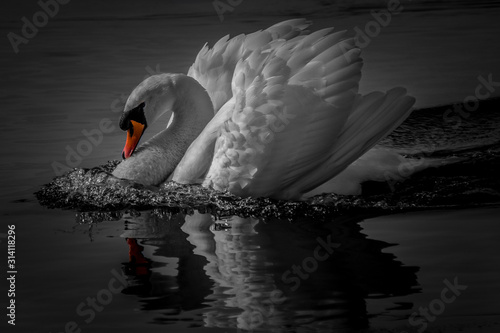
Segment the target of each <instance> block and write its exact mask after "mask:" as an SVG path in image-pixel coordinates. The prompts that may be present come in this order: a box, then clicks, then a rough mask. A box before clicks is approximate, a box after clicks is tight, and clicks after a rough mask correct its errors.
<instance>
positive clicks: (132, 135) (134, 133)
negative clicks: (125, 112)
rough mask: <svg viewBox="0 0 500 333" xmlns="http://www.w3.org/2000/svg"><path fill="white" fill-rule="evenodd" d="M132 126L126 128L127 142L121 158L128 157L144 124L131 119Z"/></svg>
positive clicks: (142, 131) (139, 137) (137, 140)
mask: <svg viewBox="0 0 500 333" xmlns="http://www.w3.org/2000/svg"><path fill="white" fill-rule="evenodd" d="M130 123H131V124H132V126H130V127H129V129H128V130H127V142H125V148H123V152H122V158H123V159H126V158H129V157H130V156H131V155H132V153H133V152H134V150H135V147H137V144H138V143H139V140H140V139H141V136H142V134H143V133H144V129H145V128H146V126H145V125H144V124H141V123H138V122H137V121H134V120H131V121H130Z"/></svg>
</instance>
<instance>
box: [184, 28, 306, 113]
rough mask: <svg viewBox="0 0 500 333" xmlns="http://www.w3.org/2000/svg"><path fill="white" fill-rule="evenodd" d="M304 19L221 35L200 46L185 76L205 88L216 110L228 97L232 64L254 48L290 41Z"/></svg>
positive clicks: (234, 64)
mask: <svg viewBox="0 0 500 333" xmlns="http://www.w3.org/2000/svg"><path fill="white" fill-rule="evenodd" d="M309 24H310V23H309V22H307V21H306V20H305V19H293V20H288V21H284V22H280V23H278V24H275V25H273V26H271V27H269V28H267V29H266V30H263V31H257V32H254V33H252V34H248V35H243V34H242V35H238V36H236V37H233V38H231V39H229V35H227V36H225V37H222V38H221V39H220V40H219V41H218V42H217V43H215V45H214V46H213V47H212V48H209V47H208V45H207V44H205V46H203V48H202V49H201V50H200V52H199V53H198V55H197V56H196V60H195V62H194V63H193V65H192V66H191V67H190V68H189V71H188V75H189V76H191V77H193V78H195V79H196V80H197V81H198V82H200V84H201V85H202V86H203V87H204V88H205V89H206V90H207V92H208V94H209V96H210V98H211V100H212V103H213V105H214V110H215V112H217V111H218V110H219V109H220V108H221V107H222V106H223V105H224V104H225V103H226V102H227V101H229V100H230V99H231V97H232V89H231V81H232V78H233V74H234V69H235V67H236V64H237V62H238V61H240V60H241V59H245V58H246V57H248V56H249V55H250V53H251V52H252V51H254V50H256V49H263V48H270V47H272V46H271V45H272V42H273V41H276V40H291V39H293V38H296V37H298V36H301V35H303V34H304V33H305V29H306V28H307V27H308V26H309Z"/></svg>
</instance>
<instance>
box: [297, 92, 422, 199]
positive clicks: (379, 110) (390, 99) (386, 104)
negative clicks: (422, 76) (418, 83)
mask: <svg viewBox="0 0 500 333" xmlns="http://www.w3.org/2000/svg"><path fill="white" fill-rule="evenodd" d="M414 103H415V98H413V97H411V96H408V95H407V94H406V90H405V89H404V88H394V89H391V90H389V91H388V92H387V93H381V92H373V93H370V94H368V95H366V96H360V95H358V96H357V98H356V102H355V103H354V105H353V108H352V111H351V113H350V115H349V118H348V119H347V122H346V124H345V126H344V127H343V129H342V131H341V133H340V136H339V138H338V140H337V142H336V144H335V145H334V146H333V147H332V149H331V152H330V154H329V157H328V159H327V160H326V161H325V163H323V164H321V165H320V167H319V168H317V169H315V170H314V171H313V172H311V174H310V175H309V176H308V177H306V178H303V179H299V180H298V181H297V183H295V184H293V186H292V188H291V191H294V192H300V193H303V194H304V193H307V192H309V191H311V190H313V189H315V188H316V187H318V186H320V185H321V184H323V183H325V182H326V181H328V180H330V179H331V178H333V177H334V176H335V175H337V174H339V173H340V172H342V171H343V170H344V169H345V168H346V167H347V166H349V165H350V164H351V163H353V162H354V161H355V160H356V159H358V158H359V157H361V156H362V155H363V154H364V153H366V152H367V151H368V150H369V149H371V148H372V147H373V146H375V145H376V143H377V142H379V141H380V140H381V139H383V138H384V137H385V136H387V135H388V134H389V133H391V132H392V131H393V130H394V129H395V128H396V127H398V126H399V125H400V124H401V123H402V122H403V121H404V120H405V119H406V118H407V117H408V116H409V115H410V113H411V111H412V106H413V104H414Z"/></svg>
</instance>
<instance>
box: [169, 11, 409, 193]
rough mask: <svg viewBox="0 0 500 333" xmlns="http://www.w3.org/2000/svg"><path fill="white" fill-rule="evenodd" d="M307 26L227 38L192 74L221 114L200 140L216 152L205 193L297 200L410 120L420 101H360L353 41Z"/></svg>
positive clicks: (397, 97) (394, 95)
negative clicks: (403, 122)
mask: <svg viewBox="0 0 500 333" xmlns="http://www.w3.org/2000/svg"><path fill="white" fill-rule="evenodd" d="M307 26H308V24H307V22H306V21H305V20H291V21H285V22H282V23H280V24H277V25H275V26H273V27H271V28H269V29H266V30H264V31H259V32H256V33H254V34H251V35H247V36H245V35H239V36H237V37H235V38H233V39H231V40H229V39H228V37H227V36H226V37H225V38H223V39H221V40H220V41H219V42H218V43H217V44H215V45H214V47H213V48H212V49H208V47H206V46H205V47H204V48H203V49H202V50H201V51H200V53H199V54H198V57H197V60H196V62H195V64H193V66H192V67H191V68H190V71H189V75H191V76H193V77H194V78H196V79H197V80H198V81H199V82H200V83H201V84H202V85H203V86H204V87H205V88H206V89H207V91H208V93H209V95H210V97H211V99H212V102H213V104H214V109H215V111H216V112H217V111H218V110H219V109H221V111H220V112H221V113H223V114H222V115H221V114H219V115H218V117H216V118H217V119H216V120H215V121H213V122H212V123H211V124H209V126H208V127H209V128H210V131H211V132H210V133H208V134H207V133H205V135H204V133H202V135H200V138H199V139H200V140H205V141H206V140H208V141H209V142H210V140H211V142H214V143H215V147H214V146H213V145H206V144H205V145H204V147H208V148H207V150H209V157H210V158H212V155H211V154H213V159H212V163H211V165H210V166H209V169H208V172H206V174H205V181H204V185H206V186H210V187H213V188H215V189H218V190H228V191H230V192H232V193H235V194H238V195H241V196H256V197H258V196H267V197H276V198H282V199H297V198H300V197H302V196H303V195H304V194H306V193H307V192H309V191H311V190H313V189H314V188H316V187H318V186H320V185H321V184H323V183H325V182H326V181H328V180H329V179H331V178H332V177H334V176H335V175H337V174H338V173H340V172H341V171H342V170H344V169H345V168H346V167H347V166H348V165H349V164H351V163H352V162H353V161H355V160H356V159H357V158H358V157H360V156H361V155H362V154H364V153H365V152H366V151H367V150H369V149H370V148H371V147H373V146H374V145H375V144H376V143H377V142H378V141H379V140H380V139H381V138H383V137H384V136H385V135H387V134H388V133H390V132H391V131H392V130H393V129H394V128H395V127H396V126H398V125H399V124H400V123H401V122H402V121H403V120H404V119H405V118H406V117H407V116H408V114H409V112H410V108H411V106H412V105H413V102H414V99H413V98H411V97H408V96H406V91H405V90H404V89H402V88H397V89H394V90H392V91H390V92H388V93H387V94H383V93H374V94H370V95H368V96H365V97H362V96H360V95H359V94H358V85H359V80H360V78H361V67H362V60H361V58H360V50H359V49H358V48H357V47H356V46H355V43H354V40H353V39H352V38H348V37H346V36H345V32H343V31H341V32H333V29H332V28H328V29H323V30H319V31H316V32H313V33H311V34H307V32H306V31H305V29H306V27H307ZM214 128H216V130H214ZM194 144H195V145H196V141H195V143H194ZM189 153H190V152H189V151H188V153H187V154H189ZM195 153H197V154H199V151H198V152H195ZM205 157H207V156H205ZM204 172H205V171H204ZM204 172H203V173H204ZM195 176H196V177H195V178H197V179H198V178H199V176H200V174H198V175H195ZM174 180H175V179H174Z"/></svg>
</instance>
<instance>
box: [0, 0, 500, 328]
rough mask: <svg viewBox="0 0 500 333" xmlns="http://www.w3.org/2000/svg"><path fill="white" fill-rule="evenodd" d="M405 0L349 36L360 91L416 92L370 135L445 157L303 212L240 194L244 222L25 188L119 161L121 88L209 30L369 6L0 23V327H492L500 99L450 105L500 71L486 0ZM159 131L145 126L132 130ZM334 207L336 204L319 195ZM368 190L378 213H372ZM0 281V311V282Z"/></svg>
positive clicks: (181, 207) (104, 7) (10, 18)
mask: <svg viewBox="0 0 500 333" xmlns="http://www.w3.org/2000/svg"><path fill="white" fill-rule="evenodd" d="M7 3H8V2H7ZM402 3H403V6H406V7H405V8H406V9H405V10H403V11H402V13H401V14H399V15H397V16H393V17H392V20H391V23H390V24H389V25H388V26H386V27H383V28H382V30H381V32H380V34H379V35H378V36H376V37H373V38H372V40H371V41H370V43H369V45H367V46H366V47H365V48H364V49H363V54H364V58H365V67H364V72H363V75H364V76H363V79H362V84H361V88H362V90H363V91H364V92H368V91H371V90H375V89H379V90H386V89H388V88H391V87H393V86H396V85H401V86H405V87H407V88H408V90H409V91H410V93H411V94H413V95H414V96H415V97H416V98H417V107H418V108H430V107H432V108H431V109H427V110H426V111H417V112H415V113H414V114H413V115H412V117H410V118H409V119H408V121H406V122H405V123H404V124H403V125H402V126H401V127H400V128H399V129H398V130H397V131H396V132H395V133H394V134H393V135H392V136H390V137H389V138H387V139H386V140H384V141H383V142H382V144H383V145H385V146H387V147H391V148H392V149H396V150H398V151H399V152H401V153H403V154H405V155H406V156H408V157H425V158H441V159H454V158H455V159H457V162H456V163H454V164H450V165H447V166H444V167H441V168H431V169H428V170H426V171H424V172H423V173H420V174H417V175H415V177H413V176H412V177H410V178H409V179H406V178H404V179H402V180H404V181H401V182H397V183H393V184H392V186H393V187H394V189H395V190H394V189H393V190H391V189H390V186H389V185H390V184H387V183H382V184H383V185H380V184H378V185H377V184H367V186H366V187H365V190H366V191H365V196H363V197H355V198H338V197H332V196H325V197H320V198H316V201H314V202H309V203H308V204H306V207H307V209H306V213H307V214H302V213H304V210H303V209H302V208H303V207H299V208H300V209H299V210H297V211H292V213H295V212H297V214H296V215H293V214H292V215H293V216H295V217H294V218H289V217H290V215H287V216H286V217H287V218H286V219H280V218H277V217H276V216H275V215H276V214H274V215H273V214H268V213H269V211H271V213H272V209H271V208H269V206H266V205H267V203H265V204H264V203H262V202H257V203H255V206H252V207H254V208H255V210H254V211H253V215H258V217H238V216H232V215H227V213H228V211H224V210H221V209H219V210H218V213H219V215H218V218H217V219H215V218H214V217H213V216H212V215H210V214H206V213H204V212H207V211H213V210H211V209H214V207H215V208H216V205H211V206H207V205H202V206H203V207H202V210H201V212H200V211H197V210H195V209H192V207H189V206H188V205H186V201H184V202H179V201H178V200H177V199H178V198H175V199H176V200H177V201H176V204H175V205H174V208H175V209H172V207H170V208H169V207H166V205H163V206H162V207H157V208H155V209H153V208H152V207H148V209H147V210H139V209H138V208H145V207H137V206H136V207H132V206H133V205H130V203H131V202H132V201H133V200H136V199H137V198H132V197H121V198H120V200H121V201H120V202H121V203H125V205H124V206H123V207H119V208H124V209H123V210H118V211H113V212H110V211H106V212H102V211H99V212H96V211H95V209H97V208H96V207H93V208H92V207H90V208H89V207H87V209H80V210H85V212H81V211H80V212H78V210H75V209H74V208H75V206H71V203H72V202H71V200H79V199H80V197H78V195H75V194H74V193H73V195H72V196H71V197H70V200H69V201H64V202H66V204H68V205H67V206H66V207H72V208H73V209H69V210H64V209H47V208H45V207H43V206H41V205H40V203H39V202H38V200H37V199H36V198H35V196H34V195H33V193H34V192H35V191H38V190H39V189H40V186H41V185H42V184H46V183H49V182H50V181H51V180H52V179H53V178H54V177H55V176H56V174H57V173H59V172H58V170H60V169H58V167H59V168H60V165H65V166H66V167H67V168H68V169H71V168H73V167H76V168H92V167H95V166H98V165H102V164H105V163H106V162H107V161H109V160H113V159H117V158H119V157H120V153H121V149H122V147H123V144H124V133H122V132H121V131H120V130H119V128H118V126H117V124H118V118H119V112H121V108H122V107H123V100H124V98H126V97H127V96H128V93H129V92H130V91H131V90H132V89H133V87H135V85H137V84H138V83H139V82H140V81H141V80H142V79H143V78H144V77H145V76H146V75H151V74H153V73H156V72H185V71H186V70H187V68H188V67H189V65H190V64H191V63H192V61H193V59H194V57H195V55H196V53H197V52H198V50H199V49H200V48H201V46H202V45H203V44H204V43H205V42H207V41H208V42H210V43H213V42H215V41H216V40H217V39H218V38H220V37H222V36H223V35H225V34H227V33H231V34H236V33H241V32H251V31H255V30H257V29H262V28H265V27H267V26H269V25H271V24H274V23H276V22H278V21H281V20H284V19H288V18H293V17H295V16H297V15H301V16H305V17H307V18H309V19H311V20H313V21H314V26H313V29H315V28H322V27H326V26H331V25H333V26H335V27H336V28H338V29H348V30H349V31H354V30H353V29H354V28H355V27H360V28H364V26H365V24H366V23H367V22H369V21H370V20H373V16H371V14H370V10H372V9H375V10H380V9H383V8H385V4H383V3H382V2H376V1H356V2H355V4H353V2H347V1H313V2H300V1H292V2H290V1H288V2H285V1H278V2H275V3H272V4H269V3H265V2H250V1H243V2H242V4H241V5H239V6H237V7H235V8H234V10H233V11H232V12H227V13H225V14H224V21H223V22H221V21H220V20H219V17H218V16H217V14H216V13H215V10H214V8H213V4H212V2H211V1H196V2H194V3H191V4H190V3H188V2H186V1H184V2H180V1H174V2H169V3H160V2H157V1H146V2H144V5H140V6H139V5H137V4H136V3H135V2H129V1H120V2H117V1H109V2H97V1H89V2H81V1H76V0H74V1H71V2H70V3H69V4H67V5H64V6H61V8H60V12H59V14H58V15H57V16H56V17H54V18H53V19H51V21H50V22H49V23H48V24H47V26H45V27H43V28H40V30H39V32H38V34H37V36H36V37H34V38H33V39H30V40H29V42H28V43H27V44H22V45H20V47H19V49H20V51H19V53H18V54H15V53H14V52H13V49H12V46H11V45H10V43H9V41H8V39H7V38H4V39H3V44H2V48H0V58H1V62H0V70H1V72H2V74H3V75H2V76H3V79H2V83H1V85H2V90H1V91H0V100H1V102H2V111H1V115H2V124H3V125H2V130H1V131H0V140H1V142H2V145H3V146H2V153H3V156H2V157H3V158H2V159H1V160H0V171H1V174H2V177H1V184H0V185H1V186H0V188H1V193H0V200H1V216H2V219H1V221H2V223H1V228H2V229H1V230H0V240H1V247H0V248H1V251H2V254H0V262H2V264H1V265H0V269H1V272H0V278H1V279H2V280H3V281H6V272H7V267H6V263H7V248H6V234H7V230H8V229H7V225H15V226H16V229H15V230H16V268H17V271H18V273H17V279H16V298H15V299H16V326H15V327H13V326H11V325H8V324H7V319H8V317H7V316H6V315H5V314H6V312H5V313H4V314H2V316H1V318H3V319H1V320H0V330H1V331H2V332H5V331H6V332H64V331H65V330H68V331H72V330H73V329H74V330H75V331H78V329H81V330H82V332H104V331H118V330H119V331H121V332H132V331H138V330H142V331H148V332H165V331H169V332H170V331H171V332H188V331H189V332H191V331H195V330H197V331H203V332H212V331H213V332H246V331H252V330H253V331H255V332H258V331H260V332H356V331H374V332H385V331H391V332H403V331H406V332H414V331H415V332H416V331H418V330H419V329H420V328H423V327H424V326H425V325H428V329H429V331H431V332H432V331H439V330H441V331H444V332H456V331H459V330H463V331H465V332H497V331H498V330H499V328H500V312H499V309H500V301H499V296H500V295H499V292H498V290H499V288H498V287H499V282H498V281H500V264H499V258H498V253H500V246H499V244H500V243H499V242H498V239H499V235H500V227H499V225H498V222H497V220H498V218H497V216H498V215H499V214H500V209H499V207H498V202H499V188H500V185H499V177H498V175H497V170H498V167H499V166H500V157H499V132H498V130H499V128H500V126H499V125H500V119H499V113H498V104H499V103H498V100H493V101H489V102H485V103H482V104H481V107H480V108H479V109H478V110H477V111H474V112H471V113H470V115H466V114H465V113H464V112H458V111H453V112H451V113H450V112H449V113H446V112H447V111H448V110H449V109H450V108H451V109H452V110H453V105H452V104H453V103H458V104H460V103H461V102H463V101H464V99H466V97H467V96H471V95H472V96H473V95H474V94H475V89H476V87H477V86H478V84H480V82H481V81H480V79H479V78H480V77H483V78H487V77H488V76H489V75H491V77H492V78H493V81H495V82H496V81H500V65H499V62H498V59H500V51H499V49H498V47H497V44H498V35H499V32H500V24H499V21H498V14H500V9H499V6H498V2H496V1H480V2H468V1H439V2H426V1H414V2H411V3H410V2H402ZM6 6H7V5H6ZM38 10H40V7H38V5H37V4H36V2H31V3H30V2H26V3H23V4H22V5H20V4H14V2H12V3H11V4H10V7H9V8H6V10H3V11H2V14H1V17H2V21H1V24H0V30H1V33H2V35H3V36H6V35H7V34H8V33H9V32H11V31H13V32H16V33H20V31H21V28H22V22H21V17H23V16H26V17H28V18H31V17H32V16H33V14H34V13H35V12H37V11H38ZM495 96H499V94H498V89H497V87H496V86H495V87H493V91H491V94H490V97H495ZM436 105H446V106H444V107H442V108H435V106H436ZM445 114H446V115H447V116H445ZM103 119H104V120H105V121H106V120H107V119H109V120H110V121H112V124H115V125H114V127H113V128H112V129H111V131H110V132H109V133H104V135H103V138H102V141H101V142H99V143H98V144H97V145H93V146H92V151H91V152H90V153H89V154H88V155H87V156H84V157H83V158H81V160H78V159H76V160H75V159H68V151H70V150H72V149H73V150H75V149H77V147H78V144H79V143H80V142H81V141H82V140H84V139H85V136H84V135H83V134H82V130H87V131H91V130H93V129H96V128H99V124H100V122H101V121H102V120H103ZM163 126H164V124H156V125H153V126H150V128H149V129H148V133H146V136H147V137H145V139H148V138H149V137H150V136H152V135H153V134H154V133H156V132H157V131H158V130H159V129H161V128H162V127H163ZM384 186H385V187H384ZM124 193H125V192H124ZM125 194H126V193H125ZM95 198H99V197H95ZM95 198H94V199H95ZM188 199H189V198H188V197H187V196H186V200H187V201H189V200H188ZM191 199H192V198H191ZM205 199H206V198H205ZM342 200H344V201H342ZM363 200H364V201H363ZM370 200H372V201H370ZM96 201H97V199H96ZM101 201H102V200H101ZM64 202H63V201H60V202H59V204H61V205H63V206H64ZM134 202H138V201H137V200H136V201H134ZM73 203H74V201H73ZM335 203H337V206H336V207H337V208H338V209H337V210H328V209H326V208H328V207H330V208H331V207H332V205H333V206H335ZM375 203H377V204H378V205H379V206H378V207H379V208H380V209H378V210H373V209H371V208H373V207H374V204H375ZM248 204H249V205H250V203H248ZM405 204H406V206H405ZM290 205H292V204H290ZM398 205H399V206H398ZM160 206H161V205H160ZM170 206H172V205H170ZM396 206H397V207H396ZM247 207H248V206H247ZM266 207H267V210H265V209H266ZM287 207H288V208H290V207H291V206H287ZM325 207H326V208H325ZM80 208H81V207H80ZM219 208H220V207H219ZM393 208H394V209H393ZM396 208H397V209H396ZM318 209H319V210H320V211H319V213H317V214H310V213H311V211H313V210H318ZM322 209H324V210H322ZM89 210H90V211H89ZM415 210H418V211H415ZM223 213H226V214H223ZM241 213H242V214H241V215H245V216H246V215H248V214H245V213H248V212H241ZM450 284H451V285H454V284H455V285H458V286H459V289H456V288H455V293H453V291H452V290H451V289H450ZM0 287H1V288H2V290H1V291H0V307H1V308H2V309H5V308H6V306H7V301H8V297H7V295H6V294H7V289H8V288H7V287H8V286H7V284H6V283H1V284H0ZM446 288H448V289H446ZM460 288H462V289H460ZM446 290H448V291H446ZM94 299H95V301H94ZM426 308H428V309H429V312H428V315H427V316H426V315H425V314H423V313H422V312H421V311H425V309H426ZM422 309H423V310H422ZM4 311H6V310H4Z"/></svg>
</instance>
